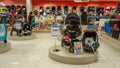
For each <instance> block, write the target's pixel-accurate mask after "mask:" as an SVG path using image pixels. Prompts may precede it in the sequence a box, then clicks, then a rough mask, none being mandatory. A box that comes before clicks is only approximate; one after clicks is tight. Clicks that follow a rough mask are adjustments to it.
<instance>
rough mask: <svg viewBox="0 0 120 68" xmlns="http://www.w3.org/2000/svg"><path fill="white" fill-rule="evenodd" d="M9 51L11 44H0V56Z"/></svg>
mask: <svg viewBox="0 0 120 68" xmlns="http://www.w3.org/2000/svg"><path fill="white" fill-rule="evenodd" d="M10 49H11V44H10V43H9V42H8V43H3V42H0V54H1V53H4V52H7V51H9V50H10Z"/></svg>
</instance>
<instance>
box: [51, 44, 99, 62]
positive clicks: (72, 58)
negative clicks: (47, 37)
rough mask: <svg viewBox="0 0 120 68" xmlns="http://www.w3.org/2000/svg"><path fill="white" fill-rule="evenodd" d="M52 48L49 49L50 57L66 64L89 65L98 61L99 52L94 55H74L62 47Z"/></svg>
mask: <svg viewBox="0 0 120 68" xmlns="http://www.w3.org/2000/svg"><path fill="white" fill-rule="evenodd" d="M56 49H57V50H55V46H52V47H50V48H49V57H50V58H51V59H53V60H55V61H58V62H62V63H66V64H89V63H93V62H96V61H97V60H98V52H96V53H95V54H94V53H85V52H84V53H82V54H74V53H69V51H68V50H67V49H66V48H64V47H61V46H56Z"/></svg>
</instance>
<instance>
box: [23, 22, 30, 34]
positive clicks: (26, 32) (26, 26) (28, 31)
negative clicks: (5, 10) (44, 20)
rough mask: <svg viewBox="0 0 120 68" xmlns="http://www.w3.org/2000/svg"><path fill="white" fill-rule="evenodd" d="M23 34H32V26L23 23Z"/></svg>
mask: <svg viewBox="0 0 120 68" xmlns="http://www.w3.org/2000/svg"><path fill="white" fill-rule="evenodd" d="M23 31H24V32H23V35H24V36H28V35H31V34H32V27H31V26H30V24H25V25H24V26H23Z"/></svg>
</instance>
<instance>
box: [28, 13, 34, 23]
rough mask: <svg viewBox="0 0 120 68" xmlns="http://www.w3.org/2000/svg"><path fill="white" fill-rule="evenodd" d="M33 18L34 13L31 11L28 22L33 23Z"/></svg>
mask: <svg viewBox="0 0 120 68" xmlns="http://www.w3.org/2000/svg"><path fill="white" fill-rule="evenodd" d="M32 18H33V13H32V12H30V13H29V16H28V23H29V24H30V25H31V24H32Z"/></svg>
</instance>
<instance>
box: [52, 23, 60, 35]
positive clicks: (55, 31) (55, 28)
mask: <svg viewBox="0 0 120 68" xmlns="http://www.w3.org/2000/svg"><path fill="white" fill-rule="evenodd" d="M51 35H52V36H59V26H58V25H52V26H51Z"/></svg>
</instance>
